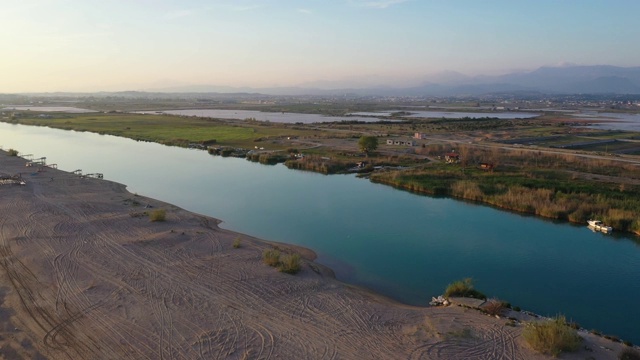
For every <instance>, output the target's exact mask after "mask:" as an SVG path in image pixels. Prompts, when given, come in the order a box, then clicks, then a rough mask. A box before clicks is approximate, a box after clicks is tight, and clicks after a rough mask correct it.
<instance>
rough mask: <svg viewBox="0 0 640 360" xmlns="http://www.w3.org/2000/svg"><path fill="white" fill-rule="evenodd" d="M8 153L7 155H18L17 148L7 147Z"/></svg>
mask: <svg viewBox="0 0 640 360" xmlns="http://www.w3.org/2000/svg"><path fill="white" fill-rule="evenodd" d="M8 153H9V156H18V150H15V149H9V151H8Z"/></svg>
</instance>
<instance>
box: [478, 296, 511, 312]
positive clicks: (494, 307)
mask: <svg viewBox="0 0 640 360" xmlns="http://www.w3.org/2000/svg"><path fill="white" fill-rule="evenodd" d="M506 308H507V306H506V303H505V302H504V301H502V300H498V299H489V300H487V302H486V303H484V304H483V305H482V311H484V312H485V313H487V314H489V315H502V313H503V312H504V309H506Z"/></svg>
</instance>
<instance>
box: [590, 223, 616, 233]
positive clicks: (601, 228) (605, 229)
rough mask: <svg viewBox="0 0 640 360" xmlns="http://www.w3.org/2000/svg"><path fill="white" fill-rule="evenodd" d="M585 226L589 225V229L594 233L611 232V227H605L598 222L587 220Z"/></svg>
mask: <svg viewBox="0 0 640 360" xmlns="http://www.w3.org/2000/svg"><path fill="white" fill-rule="evenodd" d="M587 224H589V228H591V229H593V230H595V231H602V232H605V233H609V232H612V231H613V228H612V227H611V226H608V225H605V224H604V223H603V222H602V221H600V220H587Z"/></svg>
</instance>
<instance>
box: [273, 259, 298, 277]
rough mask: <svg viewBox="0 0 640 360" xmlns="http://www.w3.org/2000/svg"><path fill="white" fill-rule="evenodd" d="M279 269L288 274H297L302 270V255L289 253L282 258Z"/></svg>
mask: <svg viewBox="0 0 640 360" xmlns="http://www.w3.org/2000/svg"><path fill="white" fill-rule="evenodd" d="M278 271H280V272H283V273H287V274H296V273H297V272H298V271H300V255H298V254H287V255H284V256H283V257H282V258H281V259H280V263H279V264H278Z"/></svg>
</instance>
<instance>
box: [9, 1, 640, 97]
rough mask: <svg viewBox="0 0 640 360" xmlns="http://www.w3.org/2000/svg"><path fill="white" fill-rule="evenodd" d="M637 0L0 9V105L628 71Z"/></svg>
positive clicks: (632, 62)
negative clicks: (549, 69)
mask: <svg viewBox="0 0 640 360" xmlns="http://www.w3.org/2000/svg"><path fill="white" fill-rule="evenodd" d="M639 16H640V1H638V0H603V1H596V0H494V1H492V0H438V1H436V0H208V1H204V0H108V1H105V0H20V1H13V0H0V49H1V50H0V93H12V92H52V91H124V90H154V89H164V88H169V87H174V86H182V85H219V86H232V87H255V88H261V87H282V86H308V87H314V86H315V87H323V88H340V87H347V86H351V87H364V86H371V85H390V86H403V85H408V84H416V83H419V82H421V81H424V80H425V79H428V78H429V76H430V75H432V74H438V73H441V72H445V71H456V72H460V73H463V74H466V75H498V74H504V73H509V72H514V71H531V70H534V69H536V68H538V67H541V66H559V65H563V64H578V65H600V64H607V65H616V66H624V67H631V66H640V46H638V43H639V42H640V23H639V22H638V17H639Z"/></svg>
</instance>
